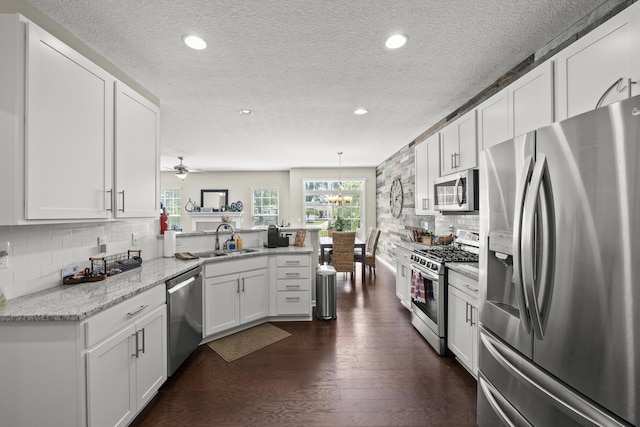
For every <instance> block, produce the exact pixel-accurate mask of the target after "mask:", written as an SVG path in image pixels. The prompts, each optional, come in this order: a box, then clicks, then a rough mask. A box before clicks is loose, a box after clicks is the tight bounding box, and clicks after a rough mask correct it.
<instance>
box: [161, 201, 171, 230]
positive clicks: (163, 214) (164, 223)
mask: <svg viewBox="0 0 640 427" xmlns="http://www.w3.org/2000/svg"><path fill="white" fill-rule="evenodd" d="M160 209H161V211H160V234H164V232H165V231H167V229H168V228H169V224H168V220H169V217H168V216H167V210H166V209H165V207H164V206H163V205H162V204H160Z"/></svg>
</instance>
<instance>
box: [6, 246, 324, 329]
mask: <svg viewBox="0 0 640 427" xmlns="http://www.w3.org/2000/svg"><path fill="white" fill-rule="evenodd" d="M250 249H255V250H256V251H255V252H248V253H242V252H239V253H233V252H231V253H229V255H226V256H220V257H214V258H199V259H195V260H188V261H182V260H178V259H176V258H154V259H151V260H148V261H146V260H145V261H143V262H142V265H141V266H140V267H139V268H135V269H133V270H130V271H126V272H124V273H120V274H117V275H114V276H110V277H107V278H106V279H105V280H103V281H100V282H88V283H81V284H77V285H60V286H56V287H54V288H50V289H45V290H42V291H39V292H35V293H33V294H29V295H24V296H21V297H18V298H13V299H10V300H7V302H6V304H5V306H4V308H2V309H0V322H38V321H78V320H82V319H85V318H87V317H89V316H92V315H94V314H96V313H98V312H100V311H102V310H104V309H106V308H108V307H111V306H113V305H115V304H118V303H119V302H122V301H124V300H126V299H128V298H131V297H133V296H135V295H137V294H139V293H142V292H144V291H146V290H148V289H150V288H152V287H154V286H158V285H163V286H164V283H165V281H166V280H167V279H170V278H171V277H174V276H177V275H179V274H182V273H184V272H186V271H187V270H190V269H192V268H194V267H197V266H198V265H203V264H206V263H217V262H225V261H230V260H234V259H240V258H250V257H256V256H263V255H273V254H309V253H312V252H313V249H312V248H310V247H302V248H298V247H293V246H289V247H283V248H270V249H267V248H250Z"/></svg>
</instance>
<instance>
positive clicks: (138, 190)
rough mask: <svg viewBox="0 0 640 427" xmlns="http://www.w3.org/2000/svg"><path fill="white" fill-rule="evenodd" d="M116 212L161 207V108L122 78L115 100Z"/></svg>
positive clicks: (132, 213) (151, 212) (149, 212)
mask: <svg viewBox="0 0 640 427" xmlns="http://www.w3.org/2000/svg"><path fill="white" fill-rule="evenodd" d="M115 111H116V121H115V145H116V150H115V152H116V161H115V171H116V173H115V188H116V194H115V196H116V198H115V200H116V202H115V206H116V209H115V211H116V216H117V217H118V218H124V217H155V216H157V215H158V212H159V211H160V200H159V197H160V168H159V164H160V144H159V141H160V138H159V130H160V127H159V123H160V118H159V116H160V111H159V109H158V107H157V106H156V105H155V104H153V103H151V102H149V101H148V100H147V99H146V98H143V97H142V96H141V95H139V94H138V93H137V92H135V91H133V90H132V89H131V88H129V87H128V86H126V85H125V84H123V83H121V82H116V101H115Z"/></svg>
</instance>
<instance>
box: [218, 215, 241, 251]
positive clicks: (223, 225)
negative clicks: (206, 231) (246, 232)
mask: <svg viewBox="0 0 640 427" xmlns="http://www.w3.org/2000/svg"><path fill="white" fill-rule="evenodd" d="M220 227H225V228H230V229H231V235H234V234H235V232H236V231H235V230H234V229H233V227H232V226H231V224H229V223H226V222H223V223H222V224H220V225H218V227H217V228H216V248H215V250H216V251H219V250H220Z"/></svg>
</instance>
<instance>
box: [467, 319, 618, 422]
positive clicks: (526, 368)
mask: <svg viewBox="0 0 640 427" xmlns="http://www.w3.org/2000/svg"><path fill="white" fill-rule="evenodd" d="M480 340H481V342H482V344H481V345H484V347H485V349H486V350H487V351H488V352H489V354H490V355H491V357H493V358H494V360H495V361H496V362H498V364H500V365H501V366H502V368H503V369H505V371H506V372H507V373H509V374H511V375H512V376H513V377H514V378H516V379H517V380H518V381H521V382H522V383H524V384H527V385H528V387H531V388H534V389H537V390H538V391H539V392H541V393H542V394H543V395H545V396H547V397H548V398H549V402H550V403H551V404H552V405H553V406H555V407H556V408H558V409H560V410H561V411H563V412H564V413H566V414H570V416H571V418H573V419H575V420H577V421H578V423H579V424H580V425H585V426H586V425H591V426H611V427H614V426H615V427H622V426H628V425H629V424H627V423H625V422H624V421H622V420H620V419H618V418H617V417H615V416H612V415H610V414H609V413H605V412H603V411H602V410H600V408H598V407H596V406H594V405H593V404H592V403H590V402H589V401H587V400H585V398H583V397H582V396H580V395H579V394H577V393H576V392H575V391H573V390H572V389H570V388H568V387H566V386H565V385H563V384H562V383H561V382H559V381H558V380H556V379H555V378H554V377H552V376H551V375H549V374H548V373H546V372H545V371H543V370H542V369H540V368H539V367H537V366H536V365H534V364H533V363H532V362H531V361H530V360H528V359H525V358H524V357H522V355H520V354H519V353H517V352H516V351H515V350H513V349H511V348H509V347H508V346H507V345H506V344H503V343H502V342H500V341H499V340H498V339H496V338H494V337H493V336H491V335H488V334H487V333H485V332H484V331H481V332H480ZM480 375H483V373H482V370H481V372H480Z"/></svg>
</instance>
